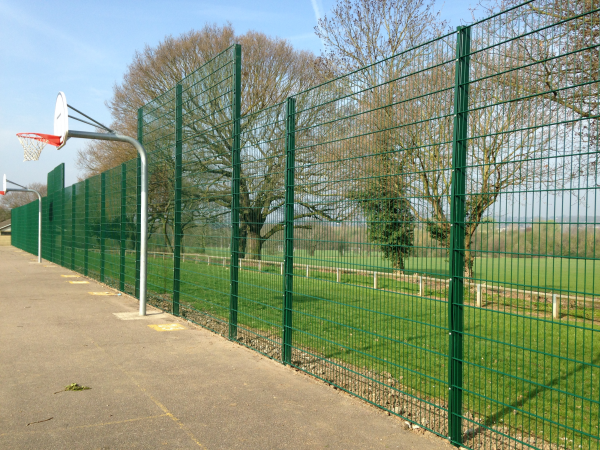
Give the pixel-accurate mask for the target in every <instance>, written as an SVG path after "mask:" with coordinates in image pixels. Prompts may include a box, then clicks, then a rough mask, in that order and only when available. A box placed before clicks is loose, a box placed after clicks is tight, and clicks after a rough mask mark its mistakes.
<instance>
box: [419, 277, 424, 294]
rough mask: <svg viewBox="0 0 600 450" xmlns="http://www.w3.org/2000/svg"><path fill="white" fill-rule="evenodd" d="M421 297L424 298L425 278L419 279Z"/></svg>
mask: <svg viewBox="0 0 600 450" xmlns="http://www.w3.org/2000/svg"><path fill="white" fill-rule="evenodd" d="M419 297H423V277H419Z"/></svg>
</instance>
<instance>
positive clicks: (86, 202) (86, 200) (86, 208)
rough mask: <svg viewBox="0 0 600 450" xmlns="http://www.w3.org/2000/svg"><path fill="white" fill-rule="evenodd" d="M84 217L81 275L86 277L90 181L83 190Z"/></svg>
mask: <svg viewBox="0 0 600 450" xmlns="http://www.w3.org/2000/svg"><path fill="white" fill-rule="evenodd" d="M83 214H84V217H83V232H84V244H83V274H84V275H85V276H87V275H88V267H89V264H88V263H89V248H90V225H89V222H90V179H89V178H88V179H86V180H85V188H84V213H83Z"/></svg>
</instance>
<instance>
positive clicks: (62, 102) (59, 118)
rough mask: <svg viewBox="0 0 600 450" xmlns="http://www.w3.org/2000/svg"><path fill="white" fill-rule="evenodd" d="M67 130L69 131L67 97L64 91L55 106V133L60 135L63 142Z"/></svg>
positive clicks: (59, 95) (59, 94)
mask: <svg viewBox="0 0 600 450" xmlns="http://www.w3.org/2000/svg"><path fill="white" fill-rule="evenodd" d="M67 131H69V111H68V106H67V97H66V96H65V94H64V92H59V93H58V96H57V97H56V106H55V108H54V135H55V136H60V139H61V143H62V144H64V142H65V135H66V134H67Z"/></svg>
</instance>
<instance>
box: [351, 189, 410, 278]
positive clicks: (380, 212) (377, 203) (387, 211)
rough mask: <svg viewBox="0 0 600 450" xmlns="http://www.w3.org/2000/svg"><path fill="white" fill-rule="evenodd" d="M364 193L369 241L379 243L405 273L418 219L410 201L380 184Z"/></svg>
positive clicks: (362, 205) (395, 265)
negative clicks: (406, 261)
mask: <svg viewBox="0 0 600 450" xmlns="http://www.w3.org/2000/svg"><path fill="white" fill-rule="evenodd" d="M362 194H363V198H362V199H359V202H360V205H361V207H362V210H363V211H364V214H365V216H366V218H367V222H368V225H367V236H368V238H369V240H370V241H371V242H375V243H379V246H380V247H381V251H382V252H383V255H384V256H385V257H386V258H387V259H389V260H390V261H391V262H392V266H393V267H394V268H397V269H399V270H404V269H405V264H404V260H405V259H406V258H407V257H408V256H410V255H411V254H412V251H413V245H414V238H415V223H414V222H415V216H414V214H413V213H412V209H411V206H410V202H409V201H408V199H407V198H405V197H398V193H397V192H394V191H392V192H390V190H389V189H388V185H387V184H382V183H381V182H377V181H375V182H374V183H373V185H372V187H371V189H368V190H366V191H364V192H363V193H362Z"/></svg>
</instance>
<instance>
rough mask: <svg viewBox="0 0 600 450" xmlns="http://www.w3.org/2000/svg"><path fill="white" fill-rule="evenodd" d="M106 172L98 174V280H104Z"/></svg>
mask: <svg viewBox="0 0 600 450" xmlns="http://www.w3.org/2000/svg"><path fill="white" fill-rule="evenodd" d="M105 224H106V172H102V173H101V174H100V281H101V282H104V266H105V265H106V254H105V251H106V233H105V231H104V230H105V228H106V227H105Z"/></svg>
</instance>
